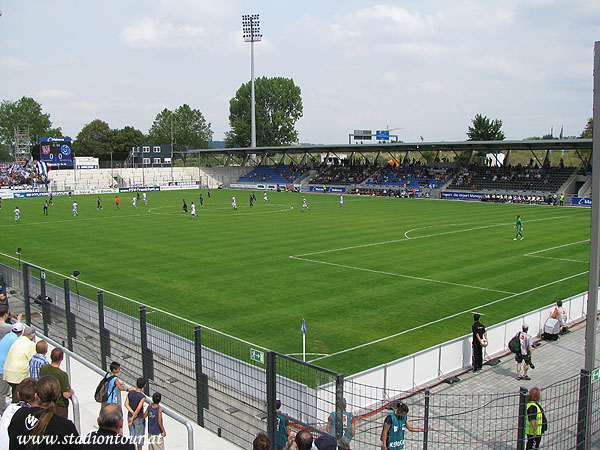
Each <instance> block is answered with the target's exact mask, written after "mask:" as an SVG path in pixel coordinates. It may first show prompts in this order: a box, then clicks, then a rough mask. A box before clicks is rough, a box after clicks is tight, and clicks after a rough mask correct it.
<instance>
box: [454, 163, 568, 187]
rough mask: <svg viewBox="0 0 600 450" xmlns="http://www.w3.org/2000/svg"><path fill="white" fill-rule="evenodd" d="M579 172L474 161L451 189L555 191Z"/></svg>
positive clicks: (458, 176)
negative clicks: (494, 165)
mask: <svg viewBox="0 0 600 450" xmlns="http://www.w3.org/2000/svg"><path fill="white" fill-rule="evenodd" d="M576 172H577V169H576V168H574V167H560V166H555V167H548V166H544V167H535V166H522V165H517V166H510V165H508V166H499V167H489V166H480V165H475V164H472V165H470V166H468V167H464V168H462V169H461V170H459V172H458V174H457V175H456V177H455V178H454V179H453V180H452V183H451V184H450V186H448V188H449V189H468V190H473V191H528V192H556V191H557V190H558V189H560V187H561V186H562V185H563V184H564V183H565V182H566V181H567V180H568V179H569V177H571V176H572V175H574V174H576Z"/></svg>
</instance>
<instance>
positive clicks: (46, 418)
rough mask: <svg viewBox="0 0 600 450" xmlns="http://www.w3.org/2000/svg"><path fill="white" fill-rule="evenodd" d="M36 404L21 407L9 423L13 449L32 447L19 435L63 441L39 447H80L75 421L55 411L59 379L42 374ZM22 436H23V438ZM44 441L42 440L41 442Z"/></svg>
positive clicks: (59, 389) (24, 449)
mask: <svg viewBox="0 0 600 450" xmlns="http://www.w3.org/2000/svg"><path fill="white" fill-rule="evenodd" d="M37 398H38V402H37V405H36V406H33V407H32V408H21V409H19V410H18V411H17V412H16V413H15V415H14V416H13V418H12V420H11V421H10V425H9V426H8V436H9V438H10V443H11V444H10V448H11V449H15V450H21V449H22V450H26V449H27V450H30V448H31V447H30V446H29V445H26V444H25V443H23V444H20V443H19V436H25V438H27V437H31V436H38V437H40V439H41V437H45V438H46V439H48V440H52V441H56V442H61V443H63V442H64V444H63V445H61V446H58V445H56V444H55V445H54V446H53V445H41V446H39V447H38V448H60V449H64V450H68V449H80V448H81V444H79V442H78V438H79V433H78V432H77V429H76V428H75V425H74V424H73V422H71V421H70V420H68V419H65V418H64V417H62V416H60V415H59V414H58V413H57V412H56V408H57V402H58V401H59V399H60V398H62V395H61V387H60V384H59V383H58V381H57V380H56V378H54V377H52V376H43V377H42V378H40V380H39V381H38V385H37ZM21 439H22V438H21ZM42 442H43V441H42Z"/></svg>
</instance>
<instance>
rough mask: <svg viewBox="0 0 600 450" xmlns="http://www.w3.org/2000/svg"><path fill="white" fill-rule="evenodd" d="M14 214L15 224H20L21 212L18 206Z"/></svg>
mask: <svg viewBox="0 0 600 450" xmlns="http://www.w3.org/2000/svg"><path fill="white" fill-rule="evenodd" d="M13 212H14V213H15V222H18V221H19V218H20V217H21V210H20V209H19V207H18V206H17V207H16V208H15V210H14V211H13Z"/></svg>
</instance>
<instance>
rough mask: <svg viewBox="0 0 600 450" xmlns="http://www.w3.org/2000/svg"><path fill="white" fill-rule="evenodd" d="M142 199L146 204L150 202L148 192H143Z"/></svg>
mask: <svg viewBox="0 0 600 450" xmlns="http://www.w3.org/2000/svg"><path fill="white" fill-rule="evenodd" d="M142 200H144V205H147V204H148V199H147V198H146V193H145V192H142Z"/></svg>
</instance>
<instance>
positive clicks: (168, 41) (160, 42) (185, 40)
mask: <svg viewBox="0 0 600 450" xmlns="http://www.w3.org/2000/svg"><path fill="white" fill-rule="evenodd" d="M120 37H121V40H122V41H123V42H124V43H125V44H126V45H128V46H129V47H132V48H137V49H139V48H155V47H158V48H187V47H191V46H193V45H195V43H196V42H197V41H198V40H199V39H200V38H202V37H206V30H205V29H204V28H203V27H198V26H192V25H186V24H183V25H176V24H174V23H172V22H167V21H165V20H161V19H152V18H150V17H144V18H142V19H139V20H137V21H135V22H133V23H132V24H130V25H128V26H126V27H125V28H124V29H123V31H121V35H120Z"/></svg>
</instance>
